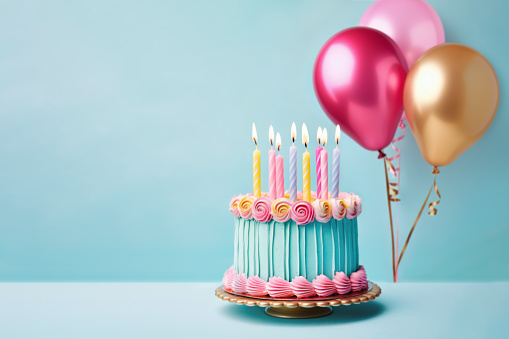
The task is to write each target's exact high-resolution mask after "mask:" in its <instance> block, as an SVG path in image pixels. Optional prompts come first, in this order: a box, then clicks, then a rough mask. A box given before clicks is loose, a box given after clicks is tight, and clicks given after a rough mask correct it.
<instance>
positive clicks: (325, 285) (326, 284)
mask: <svg viewBox="0 0 509 339" xmlns="http://www.w3.org/2000/svg"><path fill="white" fill-rule="evenodd" d="M313 287H314V288H315V291H316V294H318V296H320V297H328V296H330V295H333V294H335V293H336V286H334V283H333V282H332V280H330V279H329V278H327V276H325V275H323V274H320V275H319V276H317V277H316V279H313Z"/></svg>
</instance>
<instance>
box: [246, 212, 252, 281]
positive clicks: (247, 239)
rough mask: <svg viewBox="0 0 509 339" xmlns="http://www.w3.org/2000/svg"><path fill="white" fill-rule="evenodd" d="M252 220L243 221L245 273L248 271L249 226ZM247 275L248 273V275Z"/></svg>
mask: <svg viewBox="0 0 509 339" xmlns="http://www.w3.org/2000/svg"><path fill="white" fill-rule="evenodd" d="M251 222H252V220H248V221H246V222H245V223H244V242H245V244H244V245H245V247H244V272H245V273H246V275H248V273H249V245H250V244H249V228H250V226H251ZM248 276H249V275H248Z"/></svg>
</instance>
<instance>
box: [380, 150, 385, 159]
mask: <svg viewBox="0 0 509 339" xmlns="http://www.w3.org/2000/svg"><path fill="white" fill-rule="evenodd" d="M386 156H387V155H386V154H385V153H384V152H383V151H382V150H379V151H378V159H382V158H385V157H386Z"/></svg>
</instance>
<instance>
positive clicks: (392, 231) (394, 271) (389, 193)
mask: <svg viewBox="0 0 509 339" xmlns="http://www.w3.org/2000/svg"><path fill="white" fill-rule="evenodd" d="M378 152H380V153H379V154H380V155H382V154H383V156H382V157H383V159H384V170H385V186H386V189H387V205H388V207H389V220H390V225H391V240H392V279H393V280H394V282H396V257H395V248H394V227H393V225H392V209H391V201H392V200H391V191H390V187H391V186H390V185H389V175H388V173H387V161H388V159H387V156H386V155H385V154H384V153H383V152H382V151H378ZM379 159H380V156H379Z"/></svg>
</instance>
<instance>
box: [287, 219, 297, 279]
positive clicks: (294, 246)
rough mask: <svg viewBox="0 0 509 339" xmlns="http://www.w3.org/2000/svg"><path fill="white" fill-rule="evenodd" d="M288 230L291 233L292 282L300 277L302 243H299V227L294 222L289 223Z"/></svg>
mask: <svg viewBox="0 0 509 339" xmlns="http://www.w3.org/2000/svg"><path fill="white" fill-rule="evenodd" d="M288 229H289V232H290V268H289V273H288V274H289V276H290V280H291V279H293V278H295V277H297V276H299V275H300V273H299V271H300V269H299V266H300V265H299V261H300V250H299V248H300V243H299V226H297V224H296V223H295V221H293V220H289V221H288Z"/></svg>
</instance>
